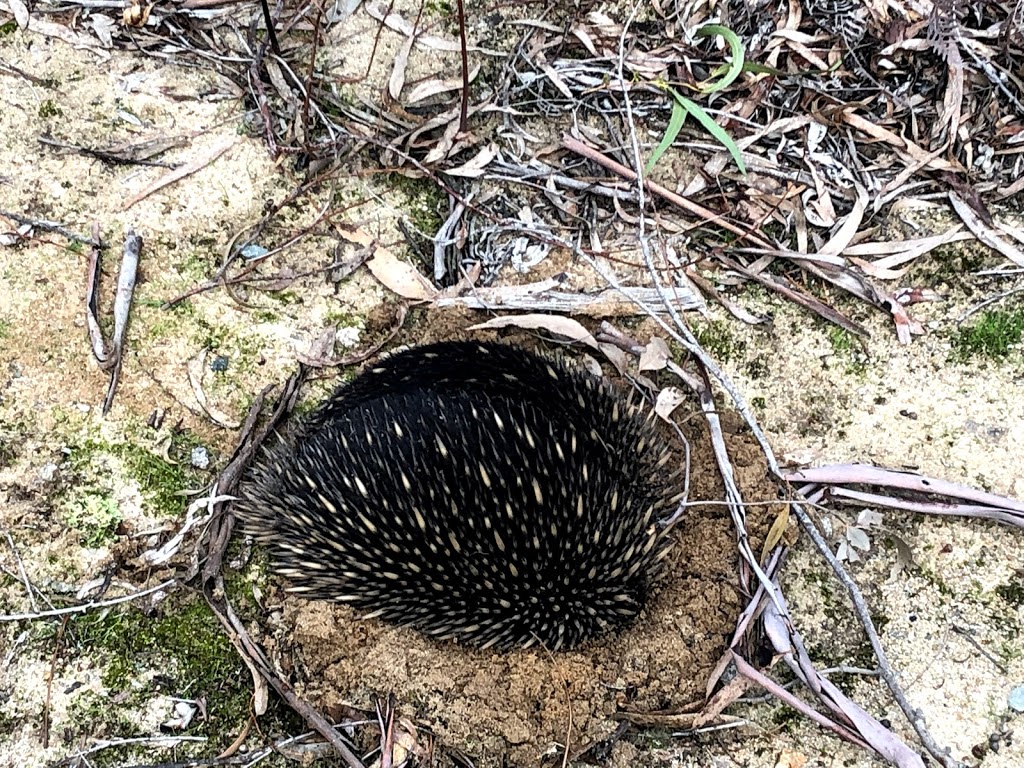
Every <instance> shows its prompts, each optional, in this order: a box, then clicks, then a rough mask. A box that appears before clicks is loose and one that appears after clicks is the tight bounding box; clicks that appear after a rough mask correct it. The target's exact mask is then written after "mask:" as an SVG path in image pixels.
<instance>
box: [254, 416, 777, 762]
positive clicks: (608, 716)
mask: <svg viewBox="0 0 1024 768" xmlns="http://www.w3.org/2000/svg"><path fill="white" fill-rule="evenodd" d="M694 421H696V420H694ZM690 431H691V434H689V435H687V438H688V440H689V442H690V446H691V475H690V483H691V486H690V487H691V496H690V498H691V500H700V501H705V500H714V501H718V500H721V498H722V487H721V481H720V479H719V477H718V472H717V469H716V467H715V464H714V457H713V455H712V452H711V446H710V443H709V441H708V439H707V436H706V435H705V434H703V433H702V432H700V431H698V429H696V428H692V429H691V430H690ZM730 449H731V452H732V455H733V458H734V461H735V462H736V464H737V470H738V475H739V477H738V478H737V480H738V482H739V483H740V486H741V489H742V490H743V491H744V493H745V498H747V499H748V500H770V499H773V498H775V497H774V493H775V489H774V486H773V485H772V484H771V483H770V482H769V481H768V480H767V477H766V474H765V470H764V465H763V463H762V462H761V461H760V454H759V452H758V450H757V448H756V446H755V445H753V443H752V442H751V441H748V439H747V438H746V437H745V436H743V435H732V438H731V445H730ZM773 507H774V505H769V506H763V507H754V508H752V512H751V521H750V525H751V530H752V533H753V534H754V535H755V536H757V535H758V534H762V533H763V532H766V531H767V528H768V526H769V525H770V523H771V520H772V519H773V518H774V514H775V513H776V510H775V509H773ZM674 538H675V543H674V546H673V549H672V553H671V555H670V557H669V558H668V560H667V563H666V568H665V571H664V573H663V574H662V576H661V577H660V579H659V581H658V586H657V589H656V590H655V592H654V594H653V596H652V598H651V600H650V601H649V603H648V605H647V607H646V609H645V610H644V612H643V613H642V614H641V617H640V619H639V621H637V622H636V623H635V624H634V625H633V626H632V627H630V628H629V629H627V630H624V631H622V632H620V633H618V634H616V635H611V636H606V637H602V638H598V639H596V640H594V641H591V642H589V643H587V644H585V645H584V646H583V647H581V648H578V649H575V650H572V651H567V652H559V653H557V654H552V653H549V652H547V651H546V650H544V649H537V648H533V649H528V650H516V651H506V652H502V651H479V650H476V649H466V648H463V647H460V646H458V645H455V644H454V643H451V642H443V643H442V642H436V641H433V640H430V639H428V638H426V637H424V636H422V635H420V634H418V633H417V632H415V631H412V630H409V629H404V628H396V627H393V626H390V625H388V624H385V623H383V622H380V621H378V620H375V619H367V620H363V619H361V618H360V617H359V615H358V614H356V613H355V612H354V611H353V610H351V609H349V608H347V607H344V606H335V605H331V604H326V603H320V602H311V601H306V600H302V599H299V598H294V597H291V596H286V595H285V594H284V593H283V592H282V593H280V594H279V595H276V596H275V597H277V598H278V600H279V603H278V604H279V606H280V611H279V612H278V615H279V616H280V622H279V623H278V624H277V626H276V627H275V629H274V631H273V634H274V639H273V640H268V642H267V645H268V647H270V648H271V649H272V651H271V652H272V653H273V654H274V656H275V657H276V658H277V659H278V660H279V662H280V663H281V665H282V666H283V667H285V668H292V669H293V679H294V682H295V684H296V687H297V689H298V690H299V692H300V693H301V694H302V695H304V696H305V697H307V698H308V699H309V700H310V702H311V703H312V704H313V705H314V706H316V707H318V708H321V709H323V710H326V711H336V710H337V709H338V708H339V707H340V708H344V707H349V706H351V707H356V708H359V709H364V708H369V707H371V706H372V705H371V697H372V695H373V694H377V695H380V696H386V695H387V694H388V693H394V694H395V696H396V697H397V700H398V706H399V712H400V716H402V717H405V718H408V719H410V720H412V721H413V722H415V723H416V724H417V726H418V727H424V726H425V727H426V729H427V730H429V731H430V732H432V733H433V734H435V735H436V736H437V737H439V739H440V742H441V744H443V745H444V746H446V747H455V748H457V749H459V750H461V751H463V752H465V753H466V754H468V755H470V756H471V757H472V759H473V760H474V762H475V764H476V765H478V766H481V768H484V767H485V766H492V765H537V764H539V761H540V760H541V759H542V758H543V756H544V755H557V756H558V759H559V760H560V759H561V755H562V753H563V751H564V749H565V744H566V742H568V743H569V747H570V750H571V751H573V752H575V751H576V750H578V749H580V748H582V747H584V746H586V745H587V744H589V743H590V742H592V741H593V740H598V739H601V738H602V737H604V736H606V735H608V734H609V733H610V732H611V731H612V730H613V729H614V728H615V725H616V721H615V713H616V712H618V711H623V710H641V711H646V710H652V709H667V708H672V707H679V706H682V705H684V704H687V703H689V702H693V701H695V700H701V699H702V698H703V695H704V688H705V685H706V681H707V678H708V674H709V673H710V671H711V669H712V668H713V667H714V665H715V664H716V662H717V661H718V660H719V658H720V657H721V654H722V652H723V650H724V648H725V645H726V643H727V642H728V639H729V637H730V636H731V633H732V631H733V630H734V628H735V621H736V615H737V613H738V612H739V610H740V609H741V607H742V605H743V604H744V600H743V598H742V596H741V595H740V594H739V592H738V587H737V578H736V574H737V570H738V569H737V554H736V546H735V532H734V528H733V525H732V522H731V520H730V518H729V515H728V512H727V511H726V509H725V507H724V506H722V505H719V504H710V505H700V504H698V505H695V506H693V507H692V508H691V509H690V510H689V511H688V513H687V516H686V518H685V519H684V521H683V522H682V523H681V524H680V525H679V526H678V527H677V529H676V531H675V533H674ZM503 761H504V762H503Z"/></svg>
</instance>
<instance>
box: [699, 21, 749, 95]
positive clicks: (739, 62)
mask: <svg viewBox="0 0 1024 768" xmlns="http://www.w3.org/2000/svg"><path fill="white" fill-rule="evenodd" d="M695 35H696V36H697V37H716V36H721V37H722V39H723V40H725V42H726V44H727V45H728V46H729V54H730V56H731V57H732V61H730V62H729V66H728V69H726V70H725V74H724V75H722V79H721V80H718V81H717V82H710V83H705V84H704V85H702V86H701V88H700V91H701V93H714V92H715V91H720V90H722V89H723V88H727V87H728V86H730V85H732V83H733V81H734V80H735V79H736V78H737V77H739V76H740V72H742V71H743V59H744V53H743V42H742V41H741V40H740V39H739V37H738V36H737V35H736V33H735V32H733V31H732V30H731V29H729V28H728V27H723V26H722V25H721V24H705V25H704V26H703V27H701V28H700V29H698V30H697V31H696V33H695Z"/></svg>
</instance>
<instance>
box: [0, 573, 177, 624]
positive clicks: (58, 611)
mask: <svg viewBox="0 0 1024 768" xmlns="http://www.w3.org/2000/svg"><path fill="white" fill-rule="evenodd" d="M177 583H178V580H177V579H168V580H167V581H165V582H162V583H160V584H157V585H156V586H155V587H150V588H149V589H143V590H140V591H139V592H132V593H131V594H128V595H122V596H121V597H113V598H111V599H109V600H95V601H93V602H89V603H83V604H81V605H70V606H68V607H67V608H54V609H53V610H52V611H32V612H31V613H0V621H31V620H33V619H47V618H52V617H54V616H67V615H69V614H73V613H86V612H87V611H91V610H94V609H96V608H109V607H110V606H112V605H120V604H121V603H130V602H131V601H132V600H137V599H138V598H140V597H145V596H146V595H152V594H153V593H154V592H159V591H161V590H164V589H170V588H171V587H173V586H174V585H175V584H177Z"/></svg>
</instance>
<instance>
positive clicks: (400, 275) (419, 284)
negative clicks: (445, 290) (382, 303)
mask: <svg viewBox="0 0 1024 768" xmlns="http://www.w3.org/2000/svg"><path fill="white" fill-rule="evenodd" d="M366 266H367V268H368V269H369V270H370V272H371V274H373V276H374V277H375V278H377V279H378V280H379V281H380V283H381V285H383V286H384V287H385V288H387V289H388V290H390V291H393V292H394V293H397V294H398V295H399V296H401V297H402V298H404V299H412V300H413V301H430V300H431V299H434V298H435V297H436V296H437V288H435V287H434V285H433V284H432V283H431V282H430V281H429V280H427V278H425V277H424V276H423V275H421V274H420V273H419V272H418V271H417V270H416V268H415V267H413V266H412V265H410V264H406V263H405V262H404V261H402V260H401V259H399V258H398V257H397V256H395V254H393V253H391V251H389V250H387V249H385V248H378V249H377V251H376V252H375V253H374V254H373V258H371V259H370V260H369V261H367V262H366Z"/></svg>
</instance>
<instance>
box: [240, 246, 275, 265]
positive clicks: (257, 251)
mask: <svg viewBox="0 0 1024 768" xmlns="http://www.w3.org/2000/svg"><path fill="white" fill-rule="evenodd" d="M268 253H270V251H268V250H267V249H266V248H264V247H263V246H262V245H256V244H255V243H250V244H249V245H247V246H245V248H243V249H242V258H243V259H245V260H246V261H253V260H254V259H258V258H260V257H262V256H266V255H267V254H268Z"/></svg>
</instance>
